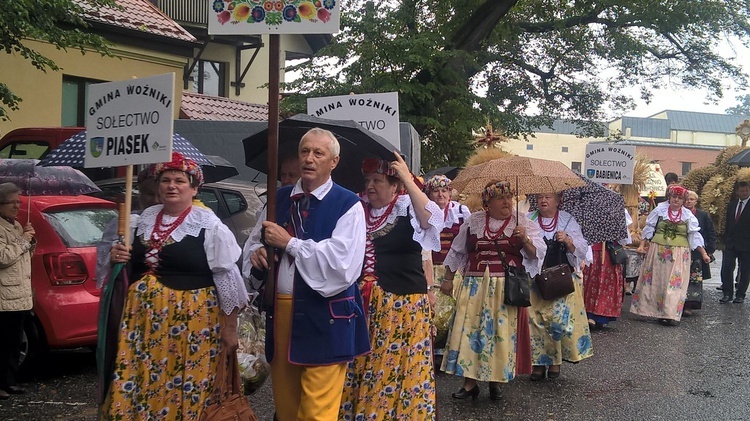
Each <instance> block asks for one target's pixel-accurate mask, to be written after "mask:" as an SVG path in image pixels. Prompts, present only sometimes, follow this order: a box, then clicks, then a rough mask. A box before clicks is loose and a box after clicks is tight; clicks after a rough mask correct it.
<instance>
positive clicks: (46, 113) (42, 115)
mask: <svg viewBox="0 0 750 421" xmlns="http://www.w3.org/2000/svg"><path fill="white" fill-rule="evenodd" d="M24 44H25V45H27V46H29V47H30V48H33V49H34V50H36V51H38V52H40V53H41V54H43V55H45V56H47V57H49V58H51V59H52V60H53V61H54V62H55V63H56V64H57V65H58V66H59V67H60V68H61V70H60V71H57V72H55V71H51V70H48V71H47V72H46V73H44V72H42V71H41V70H37V69H36V68H34V66H32V65H31V62H30V61H28V60H24V59H23V58H22V57H20V56H18V55H14V54H4V53H0V54H2V55H0V62H2V63H3V64H2V66H0V80H2V81H3V83H5V84H6V85H8V87H9V88H10V89H11V90H12V91H13V92H14V93H15V94H16V95H18V96H20V97H21V98H22V99H23V101H22V102H21V103H20V104H19V106H20V109H19V110H18V111H9V113H8V114H9V117H10V119H11V120H10V121H0V136H2V135H4V134H6V133H8V132H9V131H10V130H13V129H16V128H19V127H39V126H59V125H60V124H61V114H62V78H63V75H70V76H77V77H82V78H89V79H98V80H103V81H119V80H128V79H132V78H134V77H135V78H141V77H147V76H155V75H159V74H164V73H170V72H174V73H175V99H174V118H175V119H176V118H178V117H179V112H180V103H181V99H182V98H181V95H180V92H182V72H183V67H184V65H185V63H186V59H185V58H184V57H180V56H176V55H171V54H164V53H155V52H153V51H148V50H146V49H142V48H134V47H120V46H118V47H117V48H116V49H115V54H116V55H117V56H119V57H121V59H118V58H110V57H102V56H100V55H99V54H97V53H94V52H92V51H88V52H87V53H86V54H85V55H81V54H80V52H79V51H78V50H74V49H70V50H69V51H68V52H65V51H58V50H56V49H55V48H54V47H53V46H51V45H50V44H46V43H40V42H36V41H25V42H24Z"/></svg>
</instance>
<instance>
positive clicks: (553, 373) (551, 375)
mask: <svg viewBox="0 0 750 421" xmlns="http://www.w3.org/2000/svg"><path fill="white" fill-rule="evenodd" d="M553 367H554V366H553ZM558 377H560V366H559V365H558V366H557V371H552V367H550V368H549V369H548V370H547V378H548V379H552V380H554V379H556V378H558Z"/></svg>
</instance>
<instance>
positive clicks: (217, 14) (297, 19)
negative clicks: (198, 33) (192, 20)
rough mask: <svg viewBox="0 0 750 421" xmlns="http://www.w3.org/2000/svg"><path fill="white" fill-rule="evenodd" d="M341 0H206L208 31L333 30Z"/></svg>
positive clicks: (261, 32)
mask: <svg viewBox="0 0 750 421" xmlns="http://www.w3.org/2000/svg"><path fill="white" fill-rule="evenodd" d="M340 1H341V0H234V1H226V0H208V3H209V11H208V33H209V34H212V35H247V34H333V33H335V32H338V31H339V15H340V10H339V9H340V5H339V3H340Z"/></svg>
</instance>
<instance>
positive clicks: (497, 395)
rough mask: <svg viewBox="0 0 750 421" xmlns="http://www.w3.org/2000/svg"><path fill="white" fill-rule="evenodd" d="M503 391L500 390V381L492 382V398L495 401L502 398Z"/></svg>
mask: <svg viewBox="0 0 750 421" xmlns="http://www.w3.org/2000/svg"><path fill="white" fill-rule="evenodd" d="M502 397H503V396H502V392H500V383H497V382H490V399H492V400H493V401H499V400H500V399H502Z"/></svg>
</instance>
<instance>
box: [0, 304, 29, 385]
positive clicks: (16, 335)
mask: <svg viewBox="0 0 750 421" xmlns="http://www.w3.org/2000/svg"><path fill="white" fill-rule="evenodd" d="M27 314H28V311H0V389H7V388H8V386H15V385H16V384H17V383H16V375H17V374H18V362H19V361H18V359H19V357H20V356H21V340H22V338H23V321H24V319H25V318H26V315H27Z"/></svg>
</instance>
